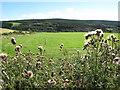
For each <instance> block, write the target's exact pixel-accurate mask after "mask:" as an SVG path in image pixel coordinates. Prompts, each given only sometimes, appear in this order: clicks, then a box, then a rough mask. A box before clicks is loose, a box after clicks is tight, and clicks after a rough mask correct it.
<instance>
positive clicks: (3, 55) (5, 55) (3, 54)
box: [0, 53, 8, 59]
mask: <svg viewBox="0 0 120 90" xmlns="http://www.w3.org/2000/svg"><path fill="white" fill-rule="evenodd" d="M7 57H8V55H7V54H5V53H1V54H0V58H2V59H4V58H7Z"/></svg>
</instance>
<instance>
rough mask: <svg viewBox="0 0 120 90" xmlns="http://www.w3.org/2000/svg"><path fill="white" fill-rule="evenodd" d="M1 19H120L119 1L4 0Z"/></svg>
mask: <svg viewBox="0 0 120 90" xmlns="http://www.w3.org/2000/svg"><path fill="white" fill-rule="evenodd" d="M1 13H2V14H1V15H2V16H1V18H0V21H5V20H20V19H49V18H63V19H76V20H113V21H117V20H118V2H114V1H111V2H95V1H94V2H2V12H1Z"/></svg>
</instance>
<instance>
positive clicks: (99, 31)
mask: <svg viewBox="0 0 120 90" xmlns="http://www.w3.org/2000/svg"><path fill="white" fill-rule="evenodd" d="M95 32H96V34H98V33H103V31H102V29H97V30H95Z"/></svg>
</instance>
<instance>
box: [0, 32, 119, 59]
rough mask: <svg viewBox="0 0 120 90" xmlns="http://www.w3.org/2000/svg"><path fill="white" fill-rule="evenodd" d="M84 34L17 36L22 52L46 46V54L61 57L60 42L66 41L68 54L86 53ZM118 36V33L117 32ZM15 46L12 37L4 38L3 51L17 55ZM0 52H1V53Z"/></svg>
mask: <svg viewBox="0 0 120 90" xmlns="http://www.w3.org/2000/svg"><path fill="white" fill-rule="evenodd" d="M84 34H85V32H61V33H35V34H32V35H24V36H19V37H16V41H17V45H19V44H22V45H23V48H22V50H21V51H22V53H26V52H28V51H29V50H30V51H32V52H33V53H38V52H39V51H38V49H37V48H38V46H44V47H45V49H46V52H45V54H46V55H47V56H49V57H50V58H52V57H60V55H61V52H60V48H59V47H60V44H61V43H64V48H65V50H67V52H68V54H69V55H71V54H74V53H76V50H80V51H81V53H82V54H83V53H85V51H83V50H82V48H83V45H84V41H85V39H84ZM108 35H110V33H105V36H104V37H107V36H108ZM115 35H116V36H117V33H116V34H115ZM14 47H15V46H13V45H12V44H11V42H10V39H9V38H8V39H3V40H2V48H0V49H2V50H1V52H4V53H9V54H10V55H15V52H14ZM1 52H0V53H1Z"/></svg>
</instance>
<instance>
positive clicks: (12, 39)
mask: <svg viewBox="0 0 120 90" xmlns="http://www.w3.org/2000/svg"><path fill="white" fill-rule="evenodd" d="M11 43H12V44H13V45H15V44H16V40H15V38H14V37H11Z"/></svg>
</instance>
